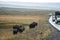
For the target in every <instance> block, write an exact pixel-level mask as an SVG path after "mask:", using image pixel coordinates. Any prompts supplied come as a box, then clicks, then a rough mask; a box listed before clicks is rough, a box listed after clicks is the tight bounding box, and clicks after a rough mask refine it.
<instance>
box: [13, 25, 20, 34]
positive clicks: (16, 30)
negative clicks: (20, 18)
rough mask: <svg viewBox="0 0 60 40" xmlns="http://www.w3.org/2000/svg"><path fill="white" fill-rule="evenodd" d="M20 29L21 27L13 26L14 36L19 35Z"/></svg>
mask: <svg viewBox="0 0 60 40" xmlns="http://www.w3.org/2000/svg"><path fill="white" fill-rule="evenodd" d="M18 28H19V25H14V26H13V34H17V32H18Z"/></svg>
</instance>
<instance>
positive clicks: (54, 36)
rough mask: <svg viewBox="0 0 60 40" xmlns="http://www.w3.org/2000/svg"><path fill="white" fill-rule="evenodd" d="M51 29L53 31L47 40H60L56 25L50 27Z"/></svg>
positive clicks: (58, 28)
mask: <svg viewBox="0 0 60 40" xmlns="http://www.w3.org/2000/svg"><path fill="white" fill-rule="evenodd" d="M50 21H51V20H50ZM54 25H55V24H54ZM52 29H53V32H52V33H51V35H50V37H49V38H48V40H60V31H58V30H60V26H56V25H55V27H53V26H52Z"/></svg>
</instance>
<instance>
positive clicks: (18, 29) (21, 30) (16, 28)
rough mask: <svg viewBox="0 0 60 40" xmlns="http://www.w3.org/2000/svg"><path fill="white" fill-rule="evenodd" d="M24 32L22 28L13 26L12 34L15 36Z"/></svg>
mask: <svg viewBox="0 0 60 40" xmlns="http://www.w3.org/2000/svg"><path fill="white" fill-rule="evenodd" d="M24 30H25V28H24V27H23V26H19V25H15V26H13V34H17V32H20V33H22V32H23V31H24Z"/></svg>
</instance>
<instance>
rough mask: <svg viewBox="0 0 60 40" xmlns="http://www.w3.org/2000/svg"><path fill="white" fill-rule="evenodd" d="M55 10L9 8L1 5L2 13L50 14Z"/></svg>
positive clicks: (0, 11) (0, 13) (0, 10)
mask: <svg viewBox="0 0 60 40" xmlns="http://www.w3.org/2000/svg"><path fill="white" fill-rule="evenodd" d="M52 11H53V10H40V9H27V8H8V7H0V15H22V14H24V15H27V14H31V15H33V14H37V15H38V14H44V13H46V14H48V13H49V12H52Z"/></svg>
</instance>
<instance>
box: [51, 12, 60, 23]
mask: <svg viewBox="0 0 60 40" xmlns="http://www.w3.org/2000/svg"><path fill="white" fill-rule="evenodd" d="M52 21H53V22H54V21H55V23H56V24H57V23H58V22H60V11H56V12H55V13H53V14H52Z"/></svg>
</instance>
